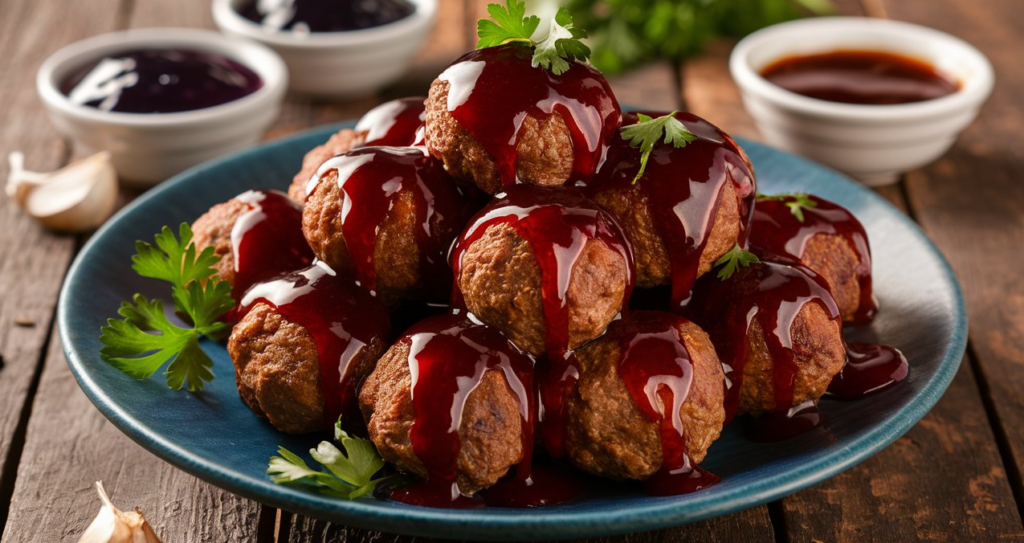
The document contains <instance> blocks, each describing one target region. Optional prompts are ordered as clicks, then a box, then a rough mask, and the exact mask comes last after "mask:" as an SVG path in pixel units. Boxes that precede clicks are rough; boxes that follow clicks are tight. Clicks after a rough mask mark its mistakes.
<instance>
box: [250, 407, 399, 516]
mask: <svg viewBox="0 0 1024 543" xmlns="http://www.w3.org/2000/svg"><path fill="white" fill-rule="evenodd" d="M334 440H335V441H337V442H338V443H340V444H341V449H339V448H338V447H336V446H335V445H334V444H333V443H331V442H330V441H321V442H320V444H319V445H317V447H316V448H315V449H310V451H309V454H310V455H311V456H312V457H313V459H314V460H316V461H317V462H319V463H320V464H322V465H323V466H324V467H325V468H327V470H328V471H323V470H316V469H313V468H311V467H309V465H308V464H306V462H305V461H304V460H303V459H302V458H300V457H299V456H298V455H297V454H295V453H293V452H291V451H289V450H288V449H286V448H284V447H279V448H278V450H277V453H278V454H279V455H280V456H272V457H270V464H269V465H268V467H267V475H270V479H271V480H272V481H274V482H275V483H277V484H279V485H288V486H296V487H300V488H306V489H310V490H314V491H316V492H319V493H320V494H324V495H327V496H332V497H335V498H343V499H348V500H354V499H356V498H358V497H360V496H365V495H366V494H369V493H370V492H372V491H373V489H374V487H376V486H377V485H378V484H380V483H381V482H383V481H385V480H387V479H390V478H391V477H392V476H385V477H377V478H374V475H376V474H377V472H379V471H380V470H381V468H383V467H384V459H383V458H381V457H380V454H379V453H377V449H376V448H375V447H374V446H373V443H372V442H371V441H370V440H368V439H362V438H358V437H352V436H351V435H349V434H348V433H347V432H345V430H343V429H342V428H341V421H340V420H339V421H338V422H337V423H336V424H335V425H334Z"/></svg>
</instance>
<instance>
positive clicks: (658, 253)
mask: <svg viewBox="0 0 1024 543" xmlns="http://www.w3.org/2000/svg"><path fill="white" fill-rule="evenodd" d="M649 115H650V116H651V117H658V116H660V115H661V114H659V113H650V114H649ZM675 117H676V119H677V120H679V121H680V122H681V123H682V124H683V125H684V126H686V127H687V128H688V129H689V130H690V132H691V133H693V134H694V136H695V139H694V140H693V141H690V142H689V143H687V144H686V145H685V146H683V147H679V148H677V147H674V146H672V145H667V144H659V145H656V146H655V147H654V150H653V151H652V153H651V156H650V159H649V162H648V163H647V167H646V169H645V171H644V173H643V176H642V177H640V178H639V179H637V177H636V176H637V174H638V172H639V171H640V158H641V154H640V151H639V149H637V148H636V147H633V146H632V145H630V143H629V142H627V141H625V140H624V139H623V138H622V137H621V135H620V136H616V138H615V140H614V141H613V143H612V146H611V148H610V149H609V152H608V159H607V160H606V161H605V163H604V165H603V166H602V167H601V170H600V171H598V173H597V175H595V176H594V178H593V179H592V180H591V181H590V182H589V183H588V185H587V187H586V193H587V195H588V196H589V197H590V198H592V199H593V200H594V201H595V202H597V203H598V204H600V205H601V206H602V207H604V208H605V209H606V210H608V212H609V213H611V214H612V215H614V216H615V218H616V219H617V220H618V221H619V224H621V225H622V228H623V231H624V232H625V233H626V236H627V237H628V238H629V241H630V242H631V243H632V244H633V251H634V255H635V257H636V281H637V286H640V287H655V286H659V285H668V284H672V285H673V288H674V290H675V291H676V294H677V297H678V298H680V299H678V300H675V301H676V302H677V303H680V302H682V301H683V300H685V299H686V298H687V297H688V295H689V292H690V289H691V288H692V286H693V282H694V281H695V280H696V278H698V277H700V276H701V275H703V274H705V273H707V272H708V271H709V270H710V269H711V267H712V266H713V265H714V263H715V262H716V261H717V260H718V259H719V258H720V257H721V256H722V255H724V254H725V253H727V252H729V250H730V249H732V248H733V247H734V246H735V245H736V244H737V243H738V242H741V241H742V240H743V237H744V236H743V234H744V233H745V232H746V231H747V229H748V224H749V221H750V213H751V210H752V209H753V203H754V202H753V199H754V193H755V192H756V190H755V187H754V185H755V181H754V174H753V169H752V168H751V166H750V163H749V161H748V160H747V158H746V155H745V154H744V153H743V150H742V149H740V147H739V146H738V145H736V143H735V142H734V141H733V140H732V139H731V138H729V137H728V136H727V135H726V134H725V133H724V132H722V131H721V130H719V129H718V128H717V127H715V126H713V125H711V124H710V123H708V122H707V121H704V120H703V119H701V118H699V117H697V116H695V115H691V114H689V113H676V114H675ZM636 122H637V114H636V113H626V114H625V115H624V120H623V124H624V126H627V125H629V124H633V123H636Z"/></svg>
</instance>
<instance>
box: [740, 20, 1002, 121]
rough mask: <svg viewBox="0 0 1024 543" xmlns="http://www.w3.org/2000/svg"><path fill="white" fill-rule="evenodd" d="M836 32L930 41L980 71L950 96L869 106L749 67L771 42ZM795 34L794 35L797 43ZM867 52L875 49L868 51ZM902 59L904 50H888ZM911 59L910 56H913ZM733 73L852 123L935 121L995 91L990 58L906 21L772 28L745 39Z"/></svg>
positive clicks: (763, 91)
mask: <svg viewBox="0 0 1024 543" xmlns="http://www.w3.org/2000/svg"><path fill="white" fill-rule="evenodd" d="M812 28H813V29H821V28H832V29H834V30H835V31H836V32H846V33H858V32H871V33H878V32H882V33H886V34H889V35H892V36H895V37H898V38H899V39H903V40H906V41H911V40H926V41H929V42H932V43H941V44H943V45H945V46H948V47H952V48H956V49H958V50H959V51H960V52H961V53H962V55H963V58H965V59H967V60H968V62H970V63H971V65H972V66H973V68H974V69H975V74H974V76H973V77H971V78H969V79H965V80H963V81H961V82H960V88H959V89H958V90H957V91H956V92H954V93H952V94H949V95H946V96H943V97H940V98H935V99H932V100H926V101H923V102H914V103H909V104H893V105H866V104H846V103H841V102H829V101H826V100H819V99H816V98H811V97H808V96H803V95H801V94H797V93H795V92H792V91H788V90H786V89H783V88H782V87H779V86H777V85H775V84H773V83H771V82H769V81H768V80H767V79H765V78H764V77H763V76H761V74H760V73H758V72H757V71H755V70H754V69H753V68H752V67H751V66H750V63H749V57H750V54H751V52H753V51H754V50H756V49H757V48H758V47H759V46H760V45H761V44H763V43H765V42H766V41H771V40H776V39H779V38H780V36H785V35H787V34H788V33H790V32H793V33H794V34H795V32H799V31H800V30H806V29H812ZM794 34H788V37H789V38H790V39H792V37H793V35H794ZM866 49H871V48H870V47H867V48H866ZM885 51H886V52H893V53H897V54H899V53H900V51H899V46H895V47H890V48H886V49H885ZM908 54H909V52H908ZM729 71H730V72H731V73H732V77H733V79H735V81H736V83H737V84H738V85H739V86H740V87H741V88H743V89H744V90H746V91H747V92H750V93H751V94H755V95H759V96H760V97H762V98H765V99H767V100H769V101H771V102H774V103H776V104H778V105H781V106H782V107H784V108H786V109H789V110H792V111H796V112H800V113H804V114H808V115H814V116H819V117H832V118H838V119H844V120H851V121H861V122H864V121H867V122H871V121H884V122H890V121H906V120H917V119H921V118H927V117H934V116H937V115H942V114H944V113H950V112H954V111H959V110H963V109H966V108H970V107H977V106H979V105H980V104H981V103H982V102H984V101H985V99H987V98H988V96H989V95H990V94H991V92H992V87H993V85H994V83H995V74H994V72H993V69H992V64H991V63H990V62H989V60H988V58H986V57H985V55H984V54H982V53H981V51H979V50H978V49H977V48H976V47H974V46H973V45H971V44H969V43H967V42H965V41H964V40H962V39H960V38H957V37H955V36H952V35H950V34H947V33H945V32H942V31H939V30H935V29H933V28H928V27H924V26H920V25H915V24H912V23H906V22H903V21H893V20H889V19H874V18H869V17H815V18H809V19H801V20H797V21H790V22H786V23H780V24H777V25H772V26H769V27H767V28H764V29H761V30H758V31H757V32H754V33H752V34H750V35H748V36H747V37H745V38H743V39H742V40H740V42H739V43H737V44H736V47H734V48H733V50H732V53H731V54H730V56H729Z"/></svg>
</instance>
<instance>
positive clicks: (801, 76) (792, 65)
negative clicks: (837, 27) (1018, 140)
mask: <svg viewBox="0 0 1024 543" xmlns="http://www.w3.org/2000/svg"><path fill="white" fill-rule="evenodd" d="M761 75H762V76H763V77H764V78H765V79H767V80H768V81H771V82H772V83H774V84H776V85H778V86H779V87H782V88H784V89H786V90H788V91H791V92H795V93H797V94H802V95H804V96H809V97H811V98H817V99H819V100H826V101H829V102H842V103H847V104H866V105H888V104H909V103H913V102H924V101H926V100H934V99H936V98H941V97H943V96H947V95H949V94H953V93H954V92H956V91H958V90H959V89H960V85H959V84H958V83H956V82H955V81H952V80H951V79H949V78H948V77H947V76H945V75H943V74H942V73H940V72H939V71H938V70H936V69H935V67H934V66H932V65H931V64H928V63H926V62H923V61H920V60H917V59H914V58H910V57H905V56H902V55H895V54H892V53H883V52H880V51H832V52H830V53H821V54H816V55H806V56H792V57H786V58H783V59H780V60H777V61H775V62H774V63H772V64H770V65H769V66H768V67H767V68H765V69H764V70H762V71H761Z"/></svg>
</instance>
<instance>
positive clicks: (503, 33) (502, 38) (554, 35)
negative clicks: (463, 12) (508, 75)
mask: <svg viewBox="0 0 1024 543" xmlns="http://www.w3.org/2000/svg"><path fill="white" fill-rule="evenodd" d="M487 13H489V14H490V16H491V19H480V20H479V21H477V35H478V36H479V37H480V40H479V41H477V44H476V48H477V49H484V48H487V47H496V46H498V45H506V44H510V43H513V44H519V45H524V46H527V47H533V61H532V64H533V66H534V67H535V68H536V67H538V66H540V67H542V68H544V69H546V70H550V71H551V73H553V74H555V75H561V74H563V73H565V72H566V71H567V70H568V69H569V62H568V61H570V60H579V61H586V60H587V59H589V58H590V48H589V47H587V46H586V45H585V44H584V43H583V42H582V41H580V40H582V39H584V38H586V37H587V31H586V30H584V29H582V28H578V27H576V26H575V25H573V20H572V14H571V13H569V10H568V9H566V8H564V7H562V8H559V9H558V12H557V13H556V14H555V18H554V19H552V21H551V28H550V29H549V30H548V35H547V37H546V38H544V39H543V40H541V41H539V42H538V41H534V40H533V33H534V32H535V31H536V30H537V27H538V26H539V25H540V18H539V17H537V16H536V15H530V16H529V17H527V16H526V3H525V2H520V1H518V0H506V2H505V5H504V6H502V5H501V4H488V5H487Z"/></svg>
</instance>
